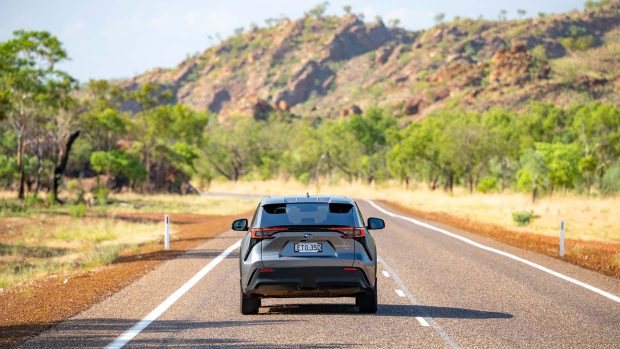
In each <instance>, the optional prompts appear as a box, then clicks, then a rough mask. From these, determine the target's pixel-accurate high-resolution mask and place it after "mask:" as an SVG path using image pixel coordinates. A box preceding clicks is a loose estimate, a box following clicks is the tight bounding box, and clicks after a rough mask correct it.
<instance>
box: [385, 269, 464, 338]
mask: <svg viewBox="0 0 620 349" xmlns="http://www.w3.org/2000/svg"><path fill="white" fill-rule="evenodd" d="M377 260H378V261H379V263H381V264H383V267H384V268H385V269H386V270H387V271H388V272H390V274H392V279H393V280H394V282H396V284H397V285H398V287H400V289H399V290H398V291H400V292H402V293H403V294H404V295H405V297H406V298H407V299H408V300H409V303H411V304H413V305H414V306H416V305H417V306H419V307H418V308H417V311H418V312H419V313H420V315H422V316H416V317H415V319H416V320H418V322H419V323H420V325H422V326H425V327H426V326H432V327H433V329H434V330H435V332H437V334H438V335H439V336H440V337H441V338H442V339H443V340H444V342H446V344H447V345H448V346H449V347H450V348H452V349H458V348H459V345H458V344H456V342H455V341H454V339H452V337H450V335H448V334H447V333H446V331H444V329H443V328H442V327H441V326H440V325H439V324H438V323H437V322H435V320H433V318H432V317H430V315H429V314H428V312H427V311H426V310H425V308H424V307H422V306H421V305H422V304H421V303H420V302H418V300H417V299H416V298H415V297H414V296H413V294H411V292H410V291H409V289H408V288H407V286H406V285H405V283H404V282H403V280H401V279H400V277H399V276H398V274H396V271H394V269H393V268H392V267H390V265H389V264H387V262H386V261H385V260H384V259H383V258H381V257H379V258H377ZM396 293H398V292H396ZM399 296H400V294H399Z"/></svg>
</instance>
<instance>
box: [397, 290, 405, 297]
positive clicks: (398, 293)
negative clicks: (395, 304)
mask: <svg viewBox="0 0 620 349" xmlns="http://www.w3.org/2000/svg"><path fill="white" fill-rule="evenodd" d="M395 291H396V294H397V295H399V296H400V297H404V296H405V293H404V292H403V291H401V290H395Z"/></svg>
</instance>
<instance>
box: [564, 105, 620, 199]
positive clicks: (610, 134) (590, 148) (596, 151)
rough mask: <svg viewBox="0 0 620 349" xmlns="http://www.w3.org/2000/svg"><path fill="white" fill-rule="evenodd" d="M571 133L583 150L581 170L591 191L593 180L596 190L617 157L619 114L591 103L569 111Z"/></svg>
mask: <svg viewBox="0 0 620 349" xmlns="http://www.w3.org/2000/svg"><path fill="white" fill-rule="evenodd" d="M568 114H569V115H571V118H570V119H572V124H571V125H570V126H571V127H570V129H571V130H572V132H573V133H574V135H575V136H576V138H577V140H578V142H579V143H580V144H581V147H582V149H583V154H582V155H583V156H582V159H581V160H580V168H581V170H582V172H583V173H584V176H585V179H586V186H587V188H588V190H589V189H590V187H591V185H592V182H593V179H594V176H596V177H597V178H598V183H599V187H600V186H601V185H602V179H603V177H604V175H605V172H606V171H607V169H608V168H610V167H611V165H612V164H613V163H614V162H615V161H617V159H618V158H619V157H620V110H618V108H616V107H615V106H614V105H610V104H603V103H598V102H593V103H589V104H585V105H582V106H578V107H575V108H572V109H571V110H569V112H568Z"/></svg>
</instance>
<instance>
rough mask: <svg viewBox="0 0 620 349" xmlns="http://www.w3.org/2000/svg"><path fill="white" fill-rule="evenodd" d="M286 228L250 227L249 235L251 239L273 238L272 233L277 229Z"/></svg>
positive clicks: (277, 230)
mask: <svg viewBox="0 0 620 349" xmlns="http://www.w3.org/2000/svg"><path fill="white" fill-rule="evenodd" d="M284 230H287V228H252V229H250V236H251V237H252V239H273V236H272V235H273V234H274V233H277V232H279V231H284Z"/></svg>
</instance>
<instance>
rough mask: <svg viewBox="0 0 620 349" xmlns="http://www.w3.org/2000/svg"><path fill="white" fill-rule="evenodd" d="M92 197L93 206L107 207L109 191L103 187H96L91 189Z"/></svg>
mask: <svg viewBox="0 0 620 349" xmlns="http://www.w3.org/2000/svg"><path fill="white" fill-rule="evenodd" d="M92 193H93V196H94V198H95V204H97V205H107V204H108V197H109V196H110V190H109V189H108V188H106V187H105V186H104V185H97V186H95V187H94V188H93V191H92Z"/></svg>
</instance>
